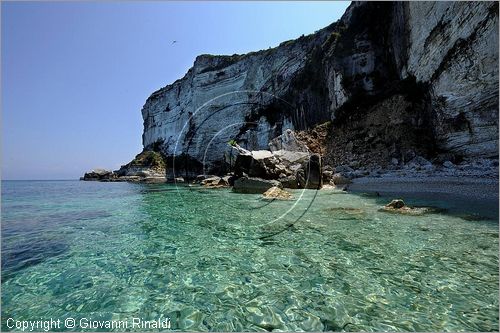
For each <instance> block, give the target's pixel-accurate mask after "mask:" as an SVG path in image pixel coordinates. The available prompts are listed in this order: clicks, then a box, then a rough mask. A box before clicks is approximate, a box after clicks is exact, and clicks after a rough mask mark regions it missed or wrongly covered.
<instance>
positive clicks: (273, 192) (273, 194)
mask: <svg viewBox="0 0 500 333" xmlns="http://www.w3.org/2000/svg"><path fill="white" fill-rule="evenodd" d="M262 195H263V196H264V199H279V200H289V199H291V198H292V194H291V193H290V192H287V191H285V190H282V189H280V188H279V187H276V186H274V187H271V188H270V189H269V190H267V191H266V192H264V193H263V194H262Z"/></svg>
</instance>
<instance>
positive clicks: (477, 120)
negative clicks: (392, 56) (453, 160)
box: [406, 1, 499, 156]
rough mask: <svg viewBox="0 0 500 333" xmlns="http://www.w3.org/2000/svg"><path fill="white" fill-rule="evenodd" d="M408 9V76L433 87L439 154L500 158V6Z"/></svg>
mask: <svg viewBox="0 0 500 333" xmlns="http://www.w3.org/2000/svg"><path fill="white" fill-rule="evenodd" d="M407 6H408V21H407V22H408V25H409V26H410V27H411V29H410V30H409V33H410V34H409V42H410V43H409V45H410V47H409V49H408V51H407V54H408V60H407V68H406V71H407V74H411V75H414V76H415V77H416V78H417V80H418V81H421V82H428V83H429V84H430V85H431V92H432V107H433V109H434V112H435V114H436V134H437V136H438V140H440V144H441V148H442V149H444V150H448V151H453V152H458V153H461V154H463V155H466V156H476V155H483V156H490V155H491V156H496V155H498V113H497V111H498V46H499V45H498V3H494V2H416V1H412V2H408V3H407Z"/></svg>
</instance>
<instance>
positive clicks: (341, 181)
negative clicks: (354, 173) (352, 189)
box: [332, 172, 351, 185]
mask: <svg viewBox="0 0 500 333" xmlns="http://www.w3.org/2000/svg"><path fill="white" fill-rule="evenodd" d="M332 181H333V183H334V184H335V185H346V184H350V183H351V180H350V179H349V178H348V177H347V176H345V175H344V174H342V173H340V172H337V173H336V174H334V175H333V176H332Z"/></svg>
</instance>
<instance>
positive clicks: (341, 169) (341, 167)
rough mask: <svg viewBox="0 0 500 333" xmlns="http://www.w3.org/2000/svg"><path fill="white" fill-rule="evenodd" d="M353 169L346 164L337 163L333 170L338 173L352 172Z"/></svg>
mask: <svg viewBox="0 0 500 333" xmlns="http://www.w3.org/2000/svg"><path fill="white" fill-rule="evenodd" d="M353 171H354V169H353V168H351V167H350V166H348V165H339V166H337V167H335V172H336V173H340V172H346V173H347V172H353Z"/></svg>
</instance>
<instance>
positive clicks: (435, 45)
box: [126, 2, 498, 179]
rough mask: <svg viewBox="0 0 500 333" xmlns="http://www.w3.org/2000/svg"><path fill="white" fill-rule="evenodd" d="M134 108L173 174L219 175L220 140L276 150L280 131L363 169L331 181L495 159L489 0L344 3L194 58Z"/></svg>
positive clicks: (223, 153) (494, 56)
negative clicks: (292, 31) (290, 31)
mask: <svg viewBox="0 0 500 333" xmlns="http://www.w3.org/2000/svg"><path fill="white" fill-rule="evenodd" d="M142 115H143V119H144V133H143V145H144V150H145V151H154V152H158V153H161V154H162V155H164V156H165V158H166V160H167V161H169V160H170V161H171V162H167V163H166V171H165V175H166V177H167V178H171V179H173V178H175V177H178V176H182V177H184V178H188V179H189V178H194V177H195V176H196V175H197V174H218V175H224V174H227V173H228V172H231V171H232V168H233V166H234V162H235V159H236V156H235V155H234V152H233V150H232V148H231V146H230V145H228V144H227V143H228V142H236V143H238V144H239V145H241V146H242V147H244V148H246V149H248V150H262V149H269V147H270V149H271V150H279V145H280V144H285V145H292V146H293V145H295V144H296V142H295V139H296V138H295V137H290V135H289V134H290V132H289V131H288V130H290V129H293V130H294V131H295V132H296V133H297V137H299V138H300V139H301V140H302V141H303V142H305V143H307V145H308V147H309V148H310V149H311V151H312V152H314V153H317V154H320V155H321V156H322V157H323V160H322V163H323V165H326V166H332V167H333V166H339V165H345V166H353V168H357V167H359V165H362V166H363V167H366V169H363V170H360V171H359V172H358V173H359V174H354V173H353V172H351V171H353V170H352V169H351V171H349V172H348V173H350V174H349V175H348V174H347V173H346V172H345V171H343V172H341V173H340V174H339V175H337V176H336V178H337V179H341V177H344V178H346V176H349V177H347V178H352V176H354V177H357V176H362V175H366V174H368V173H370V172H372V173H373V170H375V173H376V172H377V168H379V169H380V168H382V169H384V168H387V167H390V168H392V167H395V166H398V167H406V166H407V165H410V164H411V163H413V164H411V165H415V166H414V168H415V169H419V170H424V171H425V170H427V169H428V170H427V171H430V169H432V168H433V166H432V165H430V166H429V165H422V164H421V161H422V159H424V160H426V161H427V160H432V161H437V162H439V163H442V162H445V161H448V162H450V163H460V162H461V161H463V160H466V161H467V160H470V159H477V158H481V159H485V158H486V159H488V158H498V3H497V2H353V3H352V4H351V6H349V8H348V9H347V11H346V13H345V14H344V15H343V17H342V18H341V19H340V20H339V21H338V22H335V23H333V24H331V25H330V26H328V27H326V28H324V29H321V30H319V31H317V32H316V33H314V34H311V35H308V36H302V37H300V38H298V39H296V40H291V41H287V42H283V43H281V44H280V45H279V46H277V47H275V48H272V49H269V50H263V51H258V52H252V53H249V54H244V55H232V56H212V55H200V56H198V57H197V58H196V60H195V62H194V65H193V67H192V68H191V69H190V70H189V71H188V72H187V74H186V75H185V76H184V77H183V78H182V79H179V80H177V81H175V82H174V83H172V84H170V85H167V86H166V87H164V88H161V89H159V90H158V91H156V92H154V93H153V94H152V95H151V96H150V97H149V98H148V99H147V101H146V103H145V105H144V107H143V109H142ZM310 134H313V135H314V136H316V137H315V138H312V137H311V136H310ZM277 137H280V139H276V138H277ZM174 156H175V158H174ZM426 168H427V169H426ZM129 169H130V166H129V167H128V168H127V170H129ZM134 170H135V169H134ZM370 170H371V171H370ZM126 172H128V171H126ZM139 172H140V171H139ZM337 173H338V172H337ZM323 175H326V176H327V177H329V178H331V177H332V175H333V172H330V171H328V172H327V174H325V173H323ZM320 178H321V177H320Z"/></svg>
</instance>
